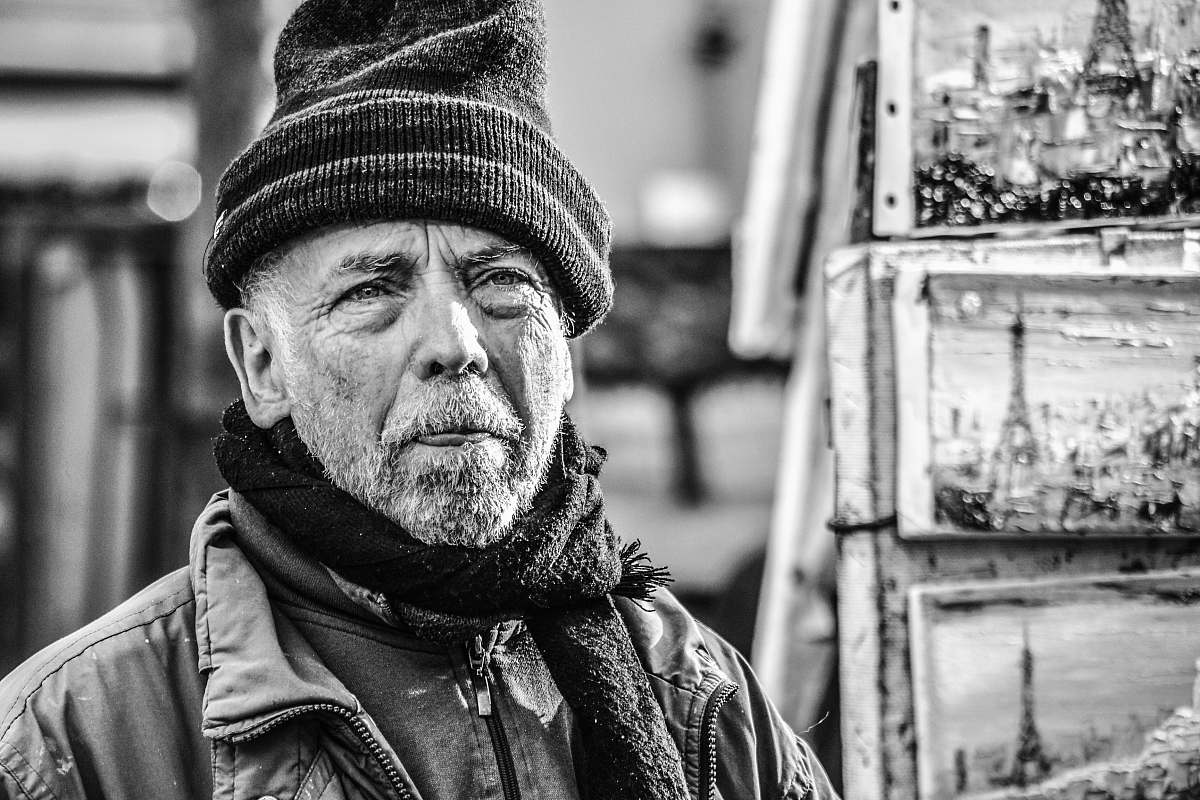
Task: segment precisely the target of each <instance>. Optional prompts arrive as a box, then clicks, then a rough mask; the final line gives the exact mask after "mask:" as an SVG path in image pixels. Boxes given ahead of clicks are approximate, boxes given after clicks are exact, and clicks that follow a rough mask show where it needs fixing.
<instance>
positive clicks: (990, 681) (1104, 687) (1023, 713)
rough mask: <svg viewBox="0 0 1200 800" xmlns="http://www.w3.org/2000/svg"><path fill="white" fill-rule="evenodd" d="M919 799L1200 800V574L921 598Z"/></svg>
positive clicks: (996, 587) (987, 588)
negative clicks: (1199, 711)
mask: <svg viewBox="0 0 1200 800" xmlns="http://www.w3.org/2000/svg"><path fill="white" fill-rule="evenodd" d="M910 620H911V622H912V640H911V644H912V648H911V653H912V669H913V690H914V691H913V697H914V705H915V708H914V710H915V712H916V720H917V755H918V785H919V795H920V798H921V800H955V799H956V798H970V800H984V799H985V798H986V799H987V800H1017V799H1018V798H1021V799H1024V798H1030V799H1032V798H1038V799H1039V800H1081V799H1082V798H1086V799H1087V800H1135V799H1137V798H1157V799H1158V800H1173V799H1174V798H1182V797H1195V796H1197V793H1200V716H1197V715H1196V709H1195V707H1194V703H1195V702H1196V701H1195V699H1194V689H1195V686H1196V673H1197V657H1198V656H1200V572H1171V573H1160V574H1154V573H1147V574H1143V575H1136V576H1130V575H1123V576H1112V577H1100V578H1093V577H1086V578H1072V579H1061V580H1054V581H1041V582H1019V583H1018V582H989V583H973V584H963V585H955V586H936V587H917V588H914V589H913V590H912V592H911V595H910Z"/></svg>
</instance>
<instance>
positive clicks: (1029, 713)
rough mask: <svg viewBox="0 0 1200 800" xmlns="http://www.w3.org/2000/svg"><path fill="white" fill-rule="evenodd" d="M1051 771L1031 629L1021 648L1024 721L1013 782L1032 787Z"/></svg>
mask: <svg viewBox="0 0 1200 800" xmlns="http://www.w3.org/2000/svg"><path fill="white" fill-rule="evenodd" d="M1049 774H1050V759H1049V758H1047V756H1046V753H1045V751H1044V750H1043V749H1042V737H1041V735H1040V734H1039V733H1038V729H1037V720H1036V718H1035V717H1034V703H1033V651H1032V650H1031V649H1030V648H1029V629H1028V628H1025V629H1024V631H1023V646H1022V648H1021V722H1020V728H1019V729H1018V731H1017V752H1016V754H1015V755H1014V756H1013V763H1012V770H1011V772H1010V773H1009V782H1010V784H1011V785H1013V786H1021V787H1024V786H1029V785H1031V784H1034V783H1038V782H1039V781H1041V780H1043V779H1044V778H1046V776H1048V775H1049Z"/></svg>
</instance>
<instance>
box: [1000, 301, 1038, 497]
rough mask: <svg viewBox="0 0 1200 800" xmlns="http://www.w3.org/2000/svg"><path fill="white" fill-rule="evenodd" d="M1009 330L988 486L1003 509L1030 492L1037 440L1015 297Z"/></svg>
mask: <svg viewBox="0 0 1200 800" xmlns="http://www.w3.org/2000/svg"><path fill="white" fill-rule="evenodd" d="M1009 330H1010V332H1011V342H1012V359H1011V375H1010V379H1009V396H1008V411H1007V413H1006V414H1005V416H1004V422H1003V423H1002V426H1001V429H1000V441H999V443H998V444H997V445H996V449H995V451H994V452H993V454H992V477H991V486H990V489H991V492H992V500H993V502H994V503H996V504H998V506H999V507H1000V508H1001V509H1002V510H1004V511H1007V510H1010V509H1011V505H1012V503H1013V502H1014V501H1020V500H1022V499H1026V498H1028V497H1029V496H1030V495H1031V494H1032V492H1033V480H1034V472H1035V468H1036V466H1037V462H1038V446H1037V440H1036V439H1035V438H1034V435H1033V426H1032V425H1031V424H1030V419H1029V402H1028V400H1027V399H1026V397H1025V320H1024V318H1023V316H1022V311H1021V308H1020V301H1019V300H1018V304H1017V313H1016V317H1015V318H1014V320H1013V324H1012V326H1011V327H1010V328H1009Z"/></svg>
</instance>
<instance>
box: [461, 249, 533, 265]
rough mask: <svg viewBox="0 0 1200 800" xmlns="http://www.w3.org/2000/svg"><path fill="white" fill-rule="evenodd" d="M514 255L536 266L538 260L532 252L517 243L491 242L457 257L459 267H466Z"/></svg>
mask: <svg viewBox="0 0 1200 800" xmlns="http://www.w3.org/2000/svg"><path fill="white" fill-rule="evenodd" d="M513 257H515V258H516V259H517V260H519V261H524V262H525V263H526V265H527V266H530V267H533V268H537V267H538V260H537V259H536V258H534V257H533V253H531V252H530V251H529V248H527V247H521V246H520V245H517V244H491V245H485V246H484V247H481V248H479V249H478V250H476V251H474V252H472V253H467V254H466V255H463V256H462V257H460V258H459V259H458V267H459V269H466V268H467V267H479V266H483V265H485V264H490V263H492V262H493V261H500V260H501V259H505V258H513Z"/></svg>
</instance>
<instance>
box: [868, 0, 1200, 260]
mask: <svg viewBox="0 0 1200 800" xmlns="http://www.w3.org/2000/svg"><path fill="white" fill-rule="evenodd" d="M879 15H880V24H879V31H880V45H879V46H880V70H879V93H878V97H877V128H876V131H877V136H876V159H877V160H876V163H877V172H876V183H875V186H876V191H875V199H874V204H873V205H874V209H873V212H874V220H875V226H874V227H875V232H876V233H877V234H879V235H906V236H922V235H945V234H955V233H960V234H977V233H980V232H985V231H988V230H997V229H1000V228H1011V227H1013V226H1036V227H1047V226H1049V227H1054V228H1068V227H1081V226H1095V225H1111V224H1113V220H1114V219H1119V220H1122V221H1123V224H1129V223H1130V222H1138V221H1147V220H1149V221H1154V222H1155V223H1156V224H1162V223H1163V222H1169V221H1172V220H1175V221H1186V220H1188V219H1192V220H1194V219H1195V218H1196V215H1197V213H1198V212H1200V0H1056V2H1052V3H1047V2H1044V0H976V1H975V2H971V3H962V2H959V0H880V2H879Z"/></svg>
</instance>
